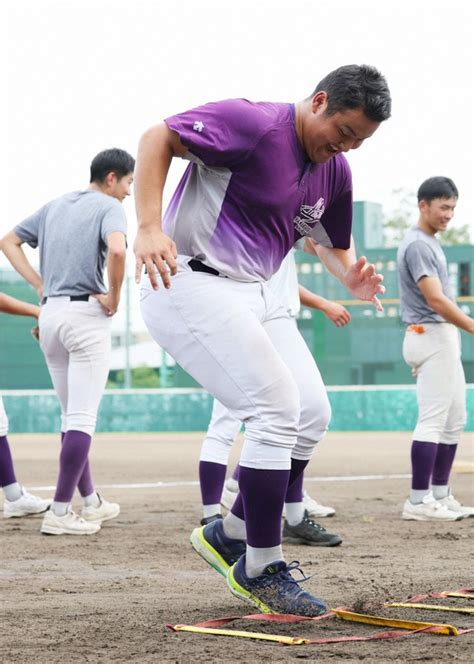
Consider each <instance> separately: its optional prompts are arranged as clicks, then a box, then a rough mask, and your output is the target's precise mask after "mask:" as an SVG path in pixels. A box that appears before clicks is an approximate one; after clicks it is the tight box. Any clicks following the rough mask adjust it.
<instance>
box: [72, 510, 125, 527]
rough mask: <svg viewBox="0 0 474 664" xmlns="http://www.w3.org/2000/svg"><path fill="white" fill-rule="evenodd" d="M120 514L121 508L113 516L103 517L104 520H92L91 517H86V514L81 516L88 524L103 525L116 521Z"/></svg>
mask: <svg viewBox="0 0 474 664" xmlns="http://www.w3.org/2000/svg"><path fill="white" fill-rule="evenodd" d="M119 514H120V507H119V508H118V509H117V510H116V511H115V512H113V513H112V514H109V515H108V516H106V517H103V518H102V519H100V518H95V517H93V518H91V517H89V516H87V515H84V514H81V517H82V518H83V519H84V521H87V523H98V524H101V523H104V521H110V519H116V518H117V517H118V515H119Z"/></svg>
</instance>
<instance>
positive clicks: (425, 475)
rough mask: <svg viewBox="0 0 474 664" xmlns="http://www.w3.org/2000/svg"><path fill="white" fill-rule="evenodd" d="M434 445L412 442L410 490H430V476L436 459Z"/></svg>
mask: <svg viewBox="0 0 474 664" xmlns="http://www.w3.org/2000/svg"><path fill="white" fill-rule="evenodd" d="M437 447H438V445H437V444H436V443H426V442H424V441H423V442H422V441H419V440H414V441H413V443H412V445H411V468H412V480H411V488H412V489H414V490H415V491H423V490H426V489H429V488H430V481H431V475H432V474H433V467H434V463H435V459H436V450H437Z"/></svg>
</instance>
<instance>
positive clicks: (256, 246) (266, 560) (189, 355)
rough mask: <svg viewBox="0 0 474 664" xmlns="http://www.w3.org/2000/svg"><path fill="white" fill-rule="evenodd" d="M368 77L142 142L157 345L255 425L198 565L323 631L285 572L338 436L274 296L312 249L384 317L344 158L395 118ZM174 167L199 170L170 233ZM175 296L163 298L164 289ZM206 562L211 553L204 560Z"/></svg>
mask: <svg viewBox="0 0 474 664" xmlns="http://www.w3.org/2000/svg"><path fill="white" fill-rule="evenodd" d="M390 103H391V102H390V93H389V90H388V87H387V84H386V82H385V79H384V78H383V77H382V76H381V74H380V73H379V72H378V71H377V70H376V69H374V68H373V67H369V66H357V65H349V66H345V67H340V68H339V69H337V70H335V71H334V72H331V73H330V74H329V75H328V76H326V77H325V78H324V79H323V80H322V81H321V82H320V83H319V84H318V86H317V87H316V90H315V91H314V93H313V94H312V95H311V96H310V97H308V98H306V99H304V100H303V101H301V102H299V103H297V104H296V105H295V104H289V103H268V102H261V103H253V102H250V101H248V100H246V99H232V100H227V101H221V102H217V103H211V104H207V105H205V106H200V107H198V108H195V109H193V110H190V111H187V112H184V113H180V114H178V115H175V116H172V117H170V118H168V119H167V120H166V121H165V123H164V124H161V125H158V126H156V127H153V128H151V129H150V130H148V131H147V132H146V133H145V134H144V136H143V137H142V139H141V141H140V147H139V159H138V169H137V176H136V205H137V214H138V234H137V238H136V241H135V247H134V249H135V255H136V274H137V279H139V277H140V273H141V271H142V268H143V267H144V266H145V267H146V272H147V274H146V275H145V276H144V277H143V280H142V287H141V310H142V315H143V317H144V320H145V322H146V324H147V326H148V329H149V330H150V333H151V334H152V336H153V337H154V339H155V340H156V341H157V343H158V344H159V345H160V346H162V347H163V348H165V349H166V350H167V351H168V352H169V353H170V354H171V355H172V356H173V357H174V358H175V359H176V361H177V362H179V364H180V365H181V366H182V367H183V368H184V369H185V370H186V371H188V372H189V373H190V374H191V375H192V376H193V377H194V378H195V379H196V380H197V381H198V382H199V383H200V384H201V385H202V386H203V387H204V388H205V389H206V390H208V391H209V392H210V393H211V394H212V395H213V396H214V397H215V398H216V399H218V400H219V401H220V402H221V403H222V404H223V405H224V406H225V407H226V408H228V409H229V410H230V411H231V412H232V414H233V415H234V416H235V417H236V418H238V419H239V420H242V421H244V423H245V442H244V445H243V449H242V455H241V459H240V478H239V487H240V495H239V497H238V498H237V500H236V501H235V503H234V505H233V507H232V510H231V512H229V514H227V515H226V517H225V519H223V520H217V521H214V522H212V523H210V524H209V525H207V526H203V528H202V529H201V531H200V535H199V553H200V554H201V555H202V556H203V557H204V558H205V560H206V561H207V562H208V563H209V564H211V565H212V566H213V567H215V568H216V569H217V570H218V571H220V572H221V573H222V574H225V575H227V582H228V585H229V587H230V589H231V591H232V593H234V594H235V595H237V596H238V597H241V598H243V599H245V600H248V601H249V602H251V603H253V604H255V605H256V606H258V607H259V608H260V609H261V610H262V611H267V612H276V613H293V614H302V615H313V616H314V615H318V614H320V613H321V612H324V611H325V610H326V607H325V605H324V603H323V602H322V601H321V600H319V599H318V598H317V597H314V596H313V595H311V594H310V593H307V592H304V591H303V590H302V589H301V588H300V587H299V585H298V584H297V582H296V581H295V580H294V579H293V578H292V576H291V570H292V569H294V565H289V566H288V565H287V564H286V562H284V560H283V553H282V548H281V516H282V510H283V504H284V500H285V495H286V492H287V488H288V486H291V485H292V484H293V483H294V481H295V480H296V479H297V478H298V477H299V476H300V475H301V473H302V472H303V471H304V468H305V466H306V465H307V463H308V461H309V459H310V458H311V453H312V450H313V448H314V445H315V444H316V442H317V441H318V440H319V439H320V438H321V436H322V435H323V433H324V431H325V430H326V427H327V423H328V421H329V418H330V407H329V402H328V398H327V395H326V391H325V389H324V385H323V382H322V380H321V376H320V374H319V371H318V368H317V366H316V364H315V361H314V359H313V357H312V355H311V353H310V351H309V349H308V347H307V346H306V344H305V342H304V340H303V338H302V336H301V335H300V333H299V332H298V330H297V329H296V326H295V325H294V323H293V321H291V319H290V318H289V316H288V314H287V313H286V312H285V310H284V308H283V307H282V306H281V304H280V303H279V302H278V300H277V298H276V297H275V296H274V294H273V293H272V292H271V291H270V289H269V288H268V286H267V285H266V284H265V282H266V281H267V280H268V279H269V278H270V277H271V276H272V274H274V273H275V272H276V271H277V270H278V268H279V266H280V265H281V263H282V261H283V258H284V257H285V256H286V254H287V253H288V252H289V251H290V249H291V248H292V247H293V246H294V244H295V243H296V242H297V241H298V240H300V239H301V238H302V237H306V238H308V244H309V245H311V247H312V248H313V250H314V251H316V252H317V254H318V256H319V257H320V259H321V260H322V262H323V263H324V264H325V265H326V267H327V268H328V269H329V270H330V271H331V272H332V273H333V274H334V275H335V276H336V277H338V278H339V279H340V280H341V282H342V283H343V284H344V285H345V286H346V287H347V288H348V290H349V292H350V293H351V294H352V295H353V296H354V297H358V298H361V299H365V300H371V301H373V302H374V303H375V305H376V306H378V307H379V306H380V303H379V301H378V299H377V294H379V293H382V292H383V291H384V289H383V286H382V284H381V281H382V276H381V275H378V274H376V272H375V267H374V266H373V265H367V261H366V259H365V258H364V257H362V258H360V259H359V260H356V257H355V250H354V248H353V246H352V244H351V221H352V185H351V173H350V168H349V165H348V163H347V161H346V159H345V157H344V155H343V154H342V152H346V151H348V150H350V149H353V148H357V147H359V146H360V145H361V144H362V143H363V141H364V140H365V139H367V138H369V137H370V136H372V134H373V133H374V132H375V131H376V130H377V128H378V127H379V125H380V123H381V122H382V121H383V120H385V119H387V118H388V117H389V115H390ZM173 157H182V158H185V159H187V160H189V161H190V162H191V163H190V164H189V166H188V168H187V169H186V171H185V173H184V176H183V178H182V180H181V182H180V184H179V185H178V187H177V189H176V192H175V194H174V196H173V198H172V200H171V203H170V205H169V208H168V210H167V212H166V214H165V215H164V218H163V227H162V226H161V221H162V214H161V205H162V192H163V187H164V183H165V179H166V175H167V172H168V169H169V166H170V163H171V160H172V158H173ZM160 277H161V281H162V282H163V285H164V288H161V287H159V283H158V282H159V280H160ZM195 546H196V545H195Z"/></svg>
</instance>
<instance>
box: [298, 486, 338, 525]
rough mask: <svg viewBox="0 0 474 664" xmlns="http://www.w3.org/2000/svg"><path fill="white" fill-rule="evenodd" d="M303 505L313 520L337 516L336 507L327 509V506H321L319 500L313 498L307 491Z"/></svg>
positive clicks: (304, 492) (304, 493)
mask: <svg viewBox="0 0 474 664" xmlns="http://www.w3.org/2000/svg"><path fill="white" fill-rule="evenodd" d="M303 505H304V508H305V510H307V511H308V515H309V517H310V518H311V519H315V518H318V517H319V518H320V517H325V516H327V517H329V516H334V515H335V514H336V510H335V509H334V507H327V505H321V503H318V501H317V500H314V498H311V496H310V495H309V493H308V492H307V491H303Z"/></svg>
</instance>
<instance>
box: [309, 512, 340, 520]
mask: <svg viewBox="0 0 474 664" xmlns="http://www.w3.org/2000/svg"><path fill="white" fill-rule="evenodd" d="M335 514H336V512H308V516H309V518H310V519H330V518H331V517H333V516H334V515H335Z"/></svg>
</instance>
